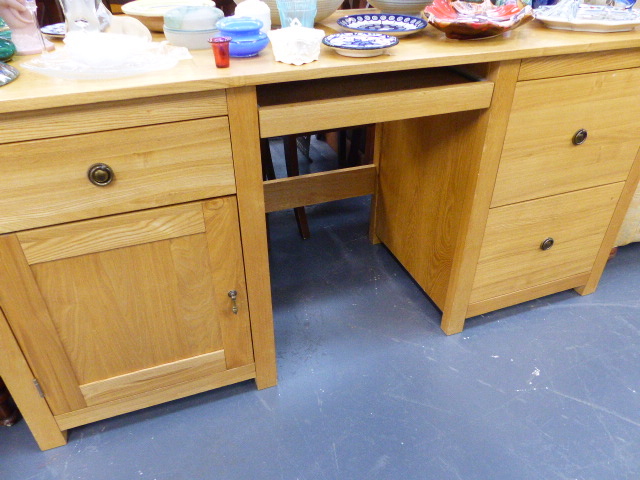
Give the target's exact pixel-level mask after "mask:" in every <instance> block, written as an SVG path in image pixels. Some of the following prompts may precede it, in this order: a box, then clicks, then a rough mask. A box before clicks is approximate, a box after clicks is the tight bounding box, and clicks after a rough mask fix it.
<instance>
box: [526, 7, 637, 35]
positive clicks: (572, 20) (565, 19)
mask: <svg viewBox="0 0 640 480" xmlns="http://www.w3.org/2000/svg"><path fill="white" fill-rule="evenodd" d="M534 16H535V18H536V19H537V20H539V21H541V22H542V23H544V24H545V25H546V26H547V27H549V28H554V29H558V30H575V31H578V32H626V31H629V30H633V29H634V28H636V27H637V26H638V25H640V11H638V10H631V9H627V10H624V9H619V8H615V7H608V6H596V5H584V4H583V5H579V6H578V7H577V9H576V12H575V16H574V15H570V14H568V13H567V12H564V11H561V10H560V9H558V8H557V6H556V5H554V6H551V7H540V8H539V9H537V10H535V13H534Z"/></svg>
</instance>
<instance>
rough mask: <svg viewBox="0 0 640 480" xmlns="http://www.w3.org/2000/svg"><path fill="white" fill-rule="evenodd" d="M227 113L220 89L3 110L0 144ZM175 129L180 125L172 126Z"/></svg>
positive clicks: (222, 92)
mask: <svg viewBox="0 0 640 480" xmlns="http://www.w3.org/2000/svg"><path fill="white" fill-rule="evenodd" d="M226 114H227V103H226V100H225V95H224V91H222V90H214V91H210V92H199V93H187V94H183V95H161V96H158V97H156V98H154V99H153V102H151V101H149V99H147V98H135V99H132V100H129V101H127V102H123V101H113V102H104V101H102V102H100V103H95V104H89V105H83V106H81V107H78V106H74V107H71V106H64V107H61V108H48V109H43V110H36V111H26V112H23V111H15V112H7V113H5V114H3V116H2V137H1V138H0V144H2V143H9V142H19V141H23V140H29V139H31V138H52V137H61V136H67V135H77V134H80V133H91V132H100V131H107V130H116V129H122V128H131V127H140V126H144V125H156V124H161V123H167V122H177V121H180V120H194V119H198V118H208V117H212V116H222V115H226ZM176 127H177V128H180V127H179V126H178V125H176ZM98 145H99V144H98Z"/></svg>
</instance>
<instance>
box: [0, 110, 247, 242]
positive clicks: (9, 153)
mask: <svg viewBox="0 0 640 480" xmlns="http://www.w3.org/2000/svg"><path fill="white" fill-rule="evenodd" d="M96 163H104V164H107V165H109V166H110V167H111V169H112V170H113V172H114V175H115V176H114V180H113V181H112V182H111V183H110V184H108V185H106V186H96V185H94V184H92V183H91V182H90V181H89V179H88V175H87V172H88V169H89V167H90V166H92V165H93V164H96ZM0 178H2V189H1V190H0V219H1V221H0V233H6V232H11V231H18V230H24V229H28V228H34V227H39V226H44V225H51V224H57V223H65V222H70V221H75V220H80V219H84V218H91V217H98V216H103V215H111V214H114V213H121V212H126V211H133V210H142V209H147V208H152V207H157V206H162V205H169V204H174V203H181V202H187V201H192V200H198V199H202V198H210V197H215V196H220V195H228V194H233V193H235V178H234V172H233V162H232V157H231V142H230V137H229V124H228V120H227V117H217V118H208V119H202V120H193V121H185V122H175V123H168V124H162V125H154V126H146V127H138V128H129V129H122V130H113V131H107V132H100V133H90V134H84V135H75V136H70V137H64V138H53V139H47V140H37V141H30V142H22V143H12V144H7V145H3V146H0Z"/></svg>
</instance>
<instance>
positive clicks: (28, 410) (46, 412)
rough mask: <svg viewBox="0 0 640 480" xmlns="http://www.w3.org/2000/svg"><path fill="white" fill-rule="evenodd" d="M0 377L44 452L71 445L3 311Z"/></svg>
mask: <svg viewBox="0 0 640 480" xmlns="http://www.w3.org/2000/svg"><path fill="white" fill-rule="evenodd" d="M0 377H2V381H3V382H4V383H5V384H6V385H7V388H9V391H10V392H11V396H12V397H13V399H14V401H15V402H16V405H17V406H18V408H19V409H20V413H21V414H22V416H23V418H24V419H25V420H26V422H27V424H28V425H29V430H31V433H32V434H33V436H34V438H35V439H36V442H37V443H38V446H39V447H40V449H41V450H48V449H50V448H55V447H60V446H62V445H64V444H66V443H67V432H66V431H62V432H61V431H60V428H59V427H58V424H57V423H56V421H55V419H54V418H53V415H52V413H51V410H50V409H49V405H47V402H46V401H45V400H44V398H42V397H41V396H40V395H39V394H38V391H37V389H36V387H35V385H34V383H33V379H34V378H35V376H34V375H33V373H32V372H31V369H30V368H29V365H28V364H27V361H26V360H25V358H24V356H23V355H22V351H21V350H20V347H19V346H18V343H17V342H16V339H15V337H14V336H13V332H12V331H11V328H10V327H9V324H8V323H7V320H6V318H5V316H4V314H3V313H2V310H0Z"/></svg>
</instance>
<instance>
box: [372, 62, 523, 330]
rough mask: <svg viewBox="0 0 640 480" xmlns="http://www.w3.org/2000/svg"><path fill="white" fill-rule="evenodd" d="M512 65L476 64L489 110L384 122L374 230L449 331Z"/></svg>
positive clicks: (459, 322) (478, 229) (494, 160)
mask: <svg viewBox="0 0 640 480" xmlns="http://www.w3.org/2000/svg"><path fill="white" fill-rule="evenodd" d="M518 67H519V62H506V63H503V64H501V65H500V66H494V67H491V68H489V70H488V71H487V70H485V71H483V70H482V69H479V71H480V73H483V74H485V75H486V76H487V77H488V78H489V79H490V81H492V82H493V83H494V84H495V89H496V90H495V92H494V95H493V100H492V104H491V106H490V108H489V109H488V110H485V111H472V112H465V113H457V114H452V115H446V116H438V117H425V118H421V119H417V120H407V121H403V122H393V123H387V124H384V125H383V127H382V140H381V157H382V158H381V160H380V167H379V168H380V175H379V190H378V199H377V204H376V207H377V215H376V224H377V228H376V234H377V236H378V237H379V238H380V240H382V241H383V242H384V243H385V244H386V245H387V247H389V249H390V250H391V252H392V253H393V254H394V255H395V256H396V257H397V258H398V260H399V261H400V262H401V263H402V264H403V266H404V267H405V268H406V269H407V270H408V271H409V273H410V274H411V275H412V276H413V278H414V279H415V280H416V281H417V282H418V284H419V285H420V286H421V287H422V288H423V289H424V291H425V292H426V293H427V294H428V295H429V297H430V298H431V299H432V300H433V301H434V302H435V303H436V305H438V307H439V308H440V309H441V310H443V320H442V328H443V330H444V331H445V332H446V333H449V334H451V333H456V332H459V331H461V330H462V328H463V326H464V320H465V318H466V310H467V304H468V297H469V296H470V292H471V282H472V278H473V272H475V267H476V260H477V256H478V255H479V251H480V245H481V242H482V236H483V232H484V224H485V222H486V217H487V214H488V206H489V202H490V199H491V192H492V189H493V184H494V181H495V172H496V171H497V168H498V162H499V159H500V154H501V147H502V140H503V138H504V132H505V129H506V123H507V115H508V112H509V108H510V106H511V98H512V95H513V89H514V88H515V80H516V78H517V74H518ZM407 139H411V141H410V142H408V141H407ZM408 219H411V221H408ZM418 246H419V248H418Z"/></svg>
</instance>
